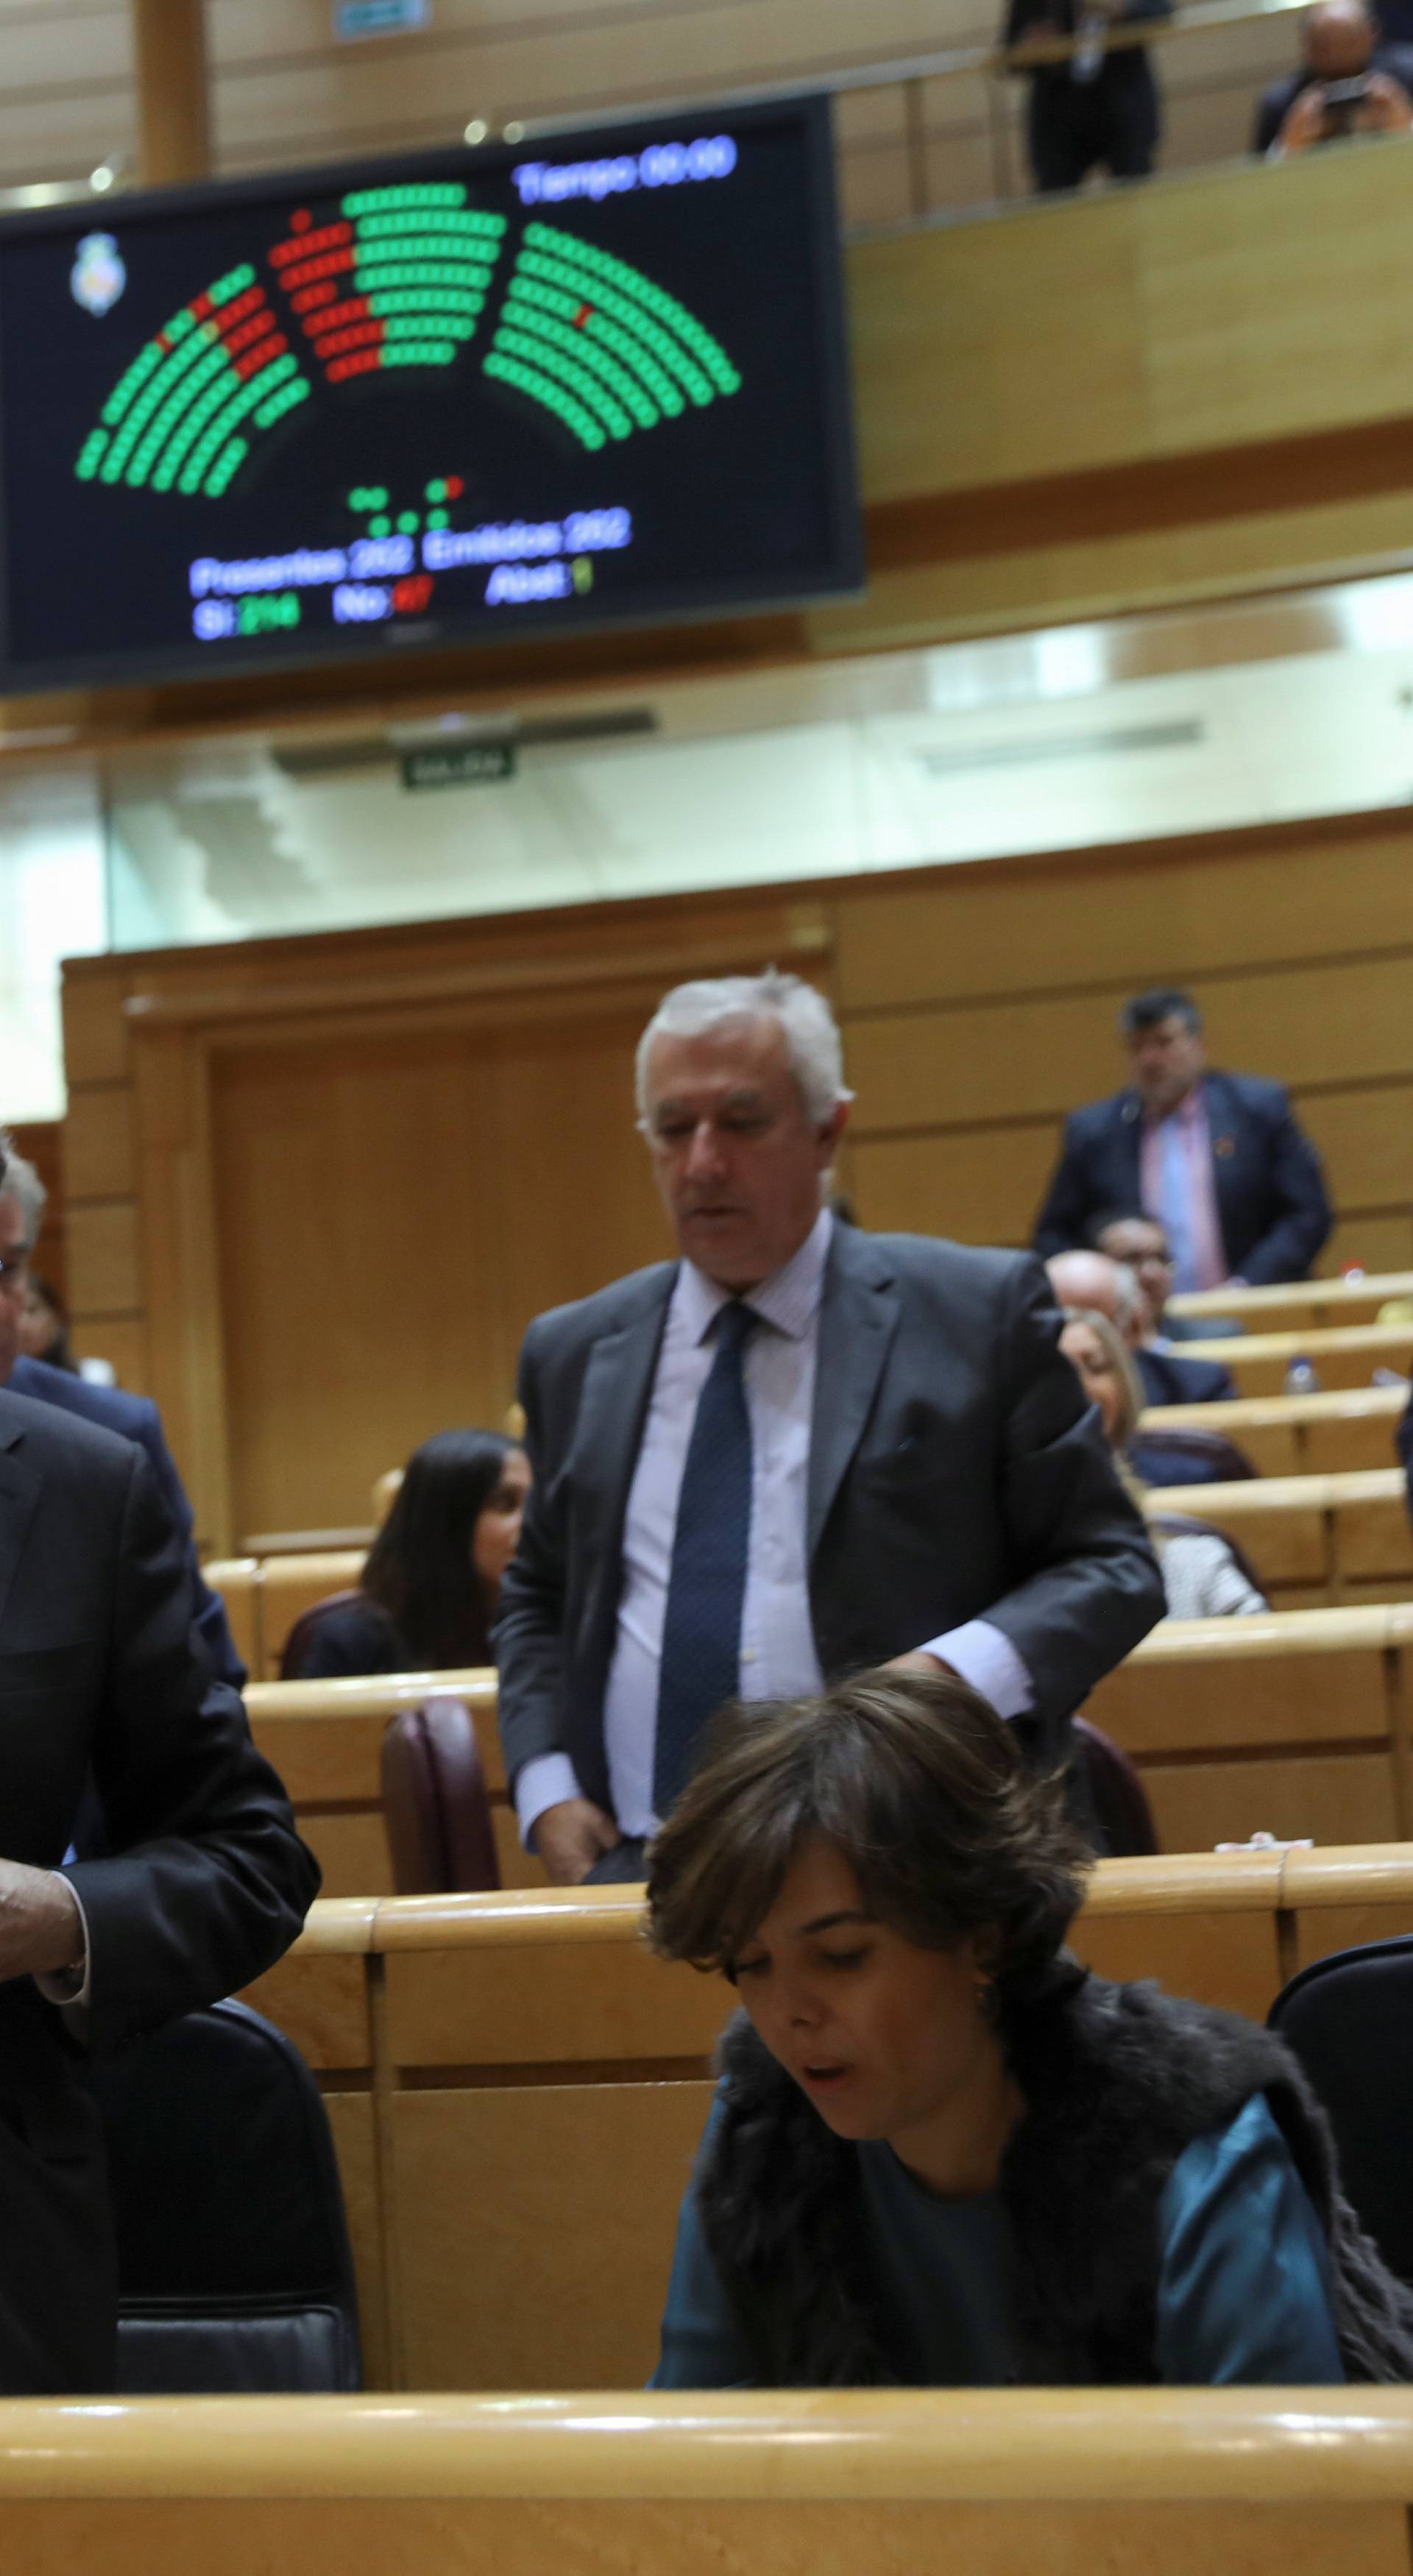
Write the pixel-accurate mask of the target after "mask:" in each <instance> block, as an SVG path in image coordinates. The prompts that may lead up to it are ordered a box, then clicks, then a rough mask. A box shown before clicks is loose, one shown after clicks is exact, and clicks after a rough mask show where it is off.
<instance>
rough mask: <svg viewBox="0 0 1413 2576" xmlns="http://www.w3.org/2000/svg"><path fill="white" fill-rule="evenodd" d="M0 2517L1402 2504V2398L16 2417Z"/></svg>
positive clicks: (16, 2405)
mask: <svg viewBox="0 0 1413 2576" xmlns="http://www.w3.org/2000/svg"><path fill="white" fill-rule="evenodd" d="M0 2497H3V2499H4V2500H5V2501H6V2502H7V2503H10V2504H18V2503H20V2502H22V2501H31V2502H32V2501H35V2500H38V2499H53V2500H55V2501H59V2500H62V2501H64V2502H66V2503H67V2502H70V2501H72V2502H77V2503H85V2504H95V2503H100V2502H103V2503H117V2502H121V2503H124V2504H130V2503H133V2502H136V2501H137V2500H139V2499H148V2498H151V2499H156V2498H163V2499H166V2500H171V2501H176V2500H189V2501H193V2502H195V2501H197V2500H207V2501H211V2500H230V2501H232V2502H235V2501H239V2502H240V2503H242V2504H246V2503H249V2502H251V2501H261V2502H271V2501H276V2500H285V2501H290V2502H293V2501H296V2500H299V2501H309V2500H313V2499H322V2500H326V2501H327V2500H335V2499H340V2498H345V2497H349V2498H353V2497H356V2498H360V2499H363V2500H367V2501H373V2500H374V2499H378V2500H384V2501H389V2502H391V2501H407V2502H414V2501H415V2502H420V2501H422V2500H425V2499H430V2498H444V2499H451V2498H454V2499H458V2500H463V2501H467V2502H469V2501H471V2500H473V2499H487V2500H489V2499H498V2500H502V2501H504V2502H506V2503H508V2504H509V2503H531V2502H535V2501H542V2502H549V2501H555V2502H561V2503H569V2502H587V2501H590V2500H594V2501H598V2502H620V2503H625V2504H626V2503H630V2502H647V2501H652V2502H656V2503H681V2504H694V2503H703V2504H714V2503H717V2502H720V2503H735V2504H757V2503H758V2504H770V2505H780V2504H820V2503H829V2502H838V2503H849V2504H857V2503H858V2502H860V2501H861V2500H870V2501H876V2502H877V2503H879V2504H880V2505H883V2504H904V2503H1002V2504H1006V2505H1011V2506H1014V2505H1019V2504H1031V2505H1042V2506H1043V2505H1046V2504H1055V2505H1059V2504H1094V2505H1103V2504H1120V2503H1121V2504H1127V2505H1133V2504H1153V2505H1160V2504H1169V2503H1182V2504H1193V2503H1224V2504H1233V2505H1237V2504H1242V2505H1279V2506H1289V2505H1292V2504H1308V2505H1312V2506H1314V2505H1331V2504H1340V2505H1403V2504H1406V2503H1408V2502H1409V2501H1410V2500H1413V2390H1409V2389H1390V2388H1377V2389H1376V2388H1358V2389H1353V2388H1351V2389H1330V2388H1320V2389H1305V2390H1301V2391H1298V2392H1297V2391H1295V2390H1292V2389H1264V2388H1221V2389H1179V2388H1137V2389H1136V2388H1104V2389H1076V2388H1065V2389H1031V2388H1026V2389H1021V2388H1007V2389H854V2390H847V2391H840V2390H832V2389H831V2390H826V2391H810V2392H805V2393H796V2392H794V2391H787V2392H781V2391H775V2390H770V2391H760V2392H751V2391H745V2392H741V2391H731V2392H727V2393H722V2392H718V2391H710V2392H704V2393H697V2392H693V2393H692V2394H691V2395H690V2396H687V2397H684V2396H681V2395H678V2394H666V2393H664V2394H662V2395H654V2394H647V2395H640V2394H638V2393H637V2392H632V2393H629V2392H627V2391H625V2390H623V2389H615V2390H612V2391H608V2390H606V2391H604V2392H603V2393H602V2394H597V2395H596V2394H590V2395H586V2396H579V2397H462V2396H441V2395H436V2396H422V2397H393V2396H383V2395H379V2396H376V2397H375V2396H368V2397H305V2398H301V2400H300V2401H299V2403H298V2405H296V2406H291V2404H290V2403H289V2400H288V2399H287V2398H281V2397H243V2398H193V2397H186V2398H176V2399H172V2398H148V2399H146V2400H144V2401H141V2402H138V2403H133V2402H129V2403H127V2404H112V2403H105V2404H103V2405H101V2406H97V2405H83V2404H63V2403H52V2402H51V2403H42V2402H34V2401H25V2400H11V2401H9V2402H8V2403H6V2404H3V2405H0Z"/></svg>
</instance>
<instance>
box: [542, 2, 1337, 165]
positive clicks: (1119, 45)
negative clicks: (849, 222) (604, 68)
mask: <svg viewBox="0 0 1413 2576" xmlns="http://www.w3.org/2000/svg"><path fill="white" fill-rule="evenodd" d="M1306 5H1307V0H1255V5H1254V6H1253V5H1252V0H1192V5H1189V6H1185V7H1183V8H1181V9H1179V10H1178V11H1177V12H1176V13H1175V15H1174V16H1173V17H1171V18H1143V19H1136V20H1129V21H1127V22H1124V21H1120V22H1119V23H1118V24H1116V25H1114V26H1111V27H1109V28H1108V29H1106V30H1105V32H1104V35H1103V38H1102V42H1103V45H1104V50H1105V51H1106V53H1125V52H1127V51H1128V50H1129V49H1130V48H1131V47H1132V46H1134V45H1151V44H1170V43H1172V42H1173V40H1174V39H1175V38H1178V37H1182V36H1201V35H1210V34H1211V32H1212V30H1213V29H1214V28H1216V27H1241V26H1250V25H1256V24H1259V23H1260V21H1261V20H1262V19H1265V18H1274V17H1285V16H1287V15H1290V14H1292V13H1294V12H1295V11H1297V10H1300V9H1303V8H1304V7H1305V6H1306ZM1086 41H1087V39H1086V38H1085V37H1084V36H1056V37H1053V38H1050V39H1049V40H1047V42H1046V43H1045V44H1044V45H1043V46H1041V45H1037V46H1036V47H1035V49H1034V51H1033V52H1030V51H1027V53H1026V55H1025V57H1024V58H1023V59H1017V57H1016V55H1015V53H1014V51H1013V50H1010V49H1008V48H1007V47H1006V46H1004V45H946V46H942V47H939V48H938V49H937V50H936V51H934V52H932V53H926V54H906V55H902V56H895V57H892V58H890V59H888V60H886V61H884V62H873V63H854V64H844V65H840V66H838V67H836V68H835V69H834V70H833V71H819V72H811V73H809V74H808V75H807V76H806V75H804V74H801V73H796V75H795V76H794V78H793V79H791V80H776V81H753V82H750V83H747V84H746V85H744V86H743V87H741V88H739V89H732V90H726V91H716V92H714V93H713V97H712V108H713V112H716V111H717V110H719V111H720V113H721V114H722V115H723V116H729V114H730V113H731V110H732V109H733V108H737V107H767V106H769V105H770V104H771V102H772V101H773V100H776V99H789V98H798V97H799V94H800V92H801V90H802V89H814V90H825V91H827V92H828V93H829V95H830V96H831V97H833V98H847V97H849V96H851V95H852V94H853V93H854V92H856V91H858V90H870V89H901V88H906V87H908V86H910V85H911V84H912V83H913V82H919V81H937V80H966V79H974V78H975V77H976V75H977V74H978V73H995V74H998V75H1000V76H1002V77H1010V76H1011V75H1012V74H1013V73H1014V72H1017V71H1028V70H1029V69H1030V68H1031V66H1032V64H1039V63H1063V62H1068V61H1069V60H1070V59H1071V58H1072V56H1074V55H1075V54H1077V53H1079V52H1080V51H1081V49H1082V48H1083V47H1084V45H1085V43H1086ZM701 104H702V102H701V98H700V95H698V96H696V97H695V98H693V97H691V96H687V95H684V94H683V93H681V92H675V93H673V94H672V95H670V96H667V97H663V98H647V99H643V98H637V99H634V100H633V101H632V102H631V106H630V105H628V104H626V103H625V102H624V101H623V100H622V99H616V100H615V101H614V102H613V103H612V104H611V105H610V106H606V107H593V108H590V109H588V110H585V109H583V108H579V109H577V110H569V111H568V112H566V113H565V114H563V115H558V116H531V117H523V118H516V119H515V120H514V123H513V126H512V128H511V129H509V131H510V134H511V138H512V139H513V140H514V141H516V142H526V143H534V142H539V141H542V140H543V141H546V142H548V141H549V140H550V139H551V137H552V136H554V135H556V134H577V133H580V132H589V131H592V129H593V128H594V127H595V126H598V125H621V124H622V123H623V121H624V118H625V116H627V115H628V114H630V113H631V114H632V116H633V117H635V118H637V117H651V118H653V119H657V118H661V117H669V116H685V115H689V114H692V113H697V114H699V113H700V111H701Z"/></svg>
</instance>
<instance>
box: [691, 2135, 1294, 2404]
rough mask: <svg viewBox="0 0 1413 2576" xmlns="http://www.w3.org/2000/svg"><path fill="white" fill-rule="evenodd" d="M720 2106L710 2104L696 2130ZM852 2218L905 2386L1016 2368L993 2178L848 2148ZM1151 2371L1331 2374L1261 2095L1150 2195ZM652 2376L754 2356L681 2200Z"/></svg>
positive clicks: (745, 2366)
mask: <svg viewBox="0 0 1413 2576" xmlns="http://www.w3.org/2000/svg"><path fill="white" fill-rule="evenodd" d="M719 2117H720V2112H719V2108H717V2107H713V2110H712V2114H711V2120H710V2122H709V2124H708V2128H707V2135H706V2140H705V2141H704V2145H706V2144H709V2143H710V2140H711V2137H712V2134H713V2130H714V2128H715V2126H716V2123H717V2121H718V2119H719ZM855 2153H856V2154H857V2156H858V2160H859V2178H860V2184H861V2187H862V2192H863V2206H864V2225H865V2229H866V2232H867V2236H868V2241H869V2246H870V2250H871V2252H872V2255H873V2259H874V2262H875V2264H876V2266H877V2272H878V2279H879V2282H880V2285H881V2287H882V2290H883V2293H884V2297H885V2300H886V2304H887V2307H888V2310H889V2312H890V2314H891V2316H892V2318H893V2320H894V2328H895V2333H894V2341H895V2344H896V2347H897V2350H898V2352H899V2356H900V2359H901V2358H902V2356H903V2355H904V2354H905V2355H906V2367H905V2368H903V2370H902V2373H901V2375H902V2379H903V2382H904V2385H905V2386H909V2387H917V2388H1001V2387H1005V2386H1006V2385H1007V2384H1008V2383H1013V2382H1014V2381H1015V2380H1016V2379H1017V2378H1018V2376H1019V2372H1018V2369H1017V2367H1016V2362H1015V2352H1014V2329H1013V2316H1014V2308H1015V2297H1014V2281H1015V2267H1016V2249H1015V2245H1014V2241H1013V2239H1012V2235H1011V2228H1010V2222H1009V2219H1008V2217H1007V2213H1006V2210H1005V2206H1004V2204H1003V2202H1002V2200H1001V2196H1000V2194H999V2192H994V2191H993V2192H985V2193H982V2194H981V2195H980V2196H979V2197H977V2198H975V2199H971V2200H954V2201H947V2200H939V2199H938V2198H937V2197H936V2196H935V2195H934V2194H933V2193H931V2192H929V2191H926V2190H925V2189H924V2188H923V2186H922V2185H921V2184H920V2183H918V2182H916V2181H914V2179H913V2177H912V2175H911V2174H910V2173H909V2172H908V2171H907V2169H906V2167H905V2166H904V2165H902V2164H900V2163H899V2161H898V2158H897V2157H896V2156H895V2155H894V2153H893V2150H892V2148H891V2147H889V2146H887V2145H885V2144H883V2143H882V2142H879V2141H869V2142H867V2143H865V2144H863V2145H861V2146H859V2147H857V2148H856V2149H855ZM1159 2240H1160V2271H1159V2279H1158V2334H1157V2349H1156V2351H1155V2354H1154V2362H1155V2366H1156V2369H1157V2375H1158V2377H1159V2379H1160V2380H1162V2381H1164V2382H1165V2383H1167V2384H1168V2385H1169V2386H1171V2387H1180V2388H1203V2387H1211V2388H1220V2387H1232V2386H1247V2387H1257V2386H1268V2387H1329V2386H1335V2385H1338V2384H1339V2383H1341V2382H1342V2381H1343V2378H1344V2369H1343V2365H1342V2363H1341V2361H1340V2357H1339V2346H1338V2343H1337V2342H1336V2340H1335V2331H1334V2321H1333V2316H1332V2313H1331V2304H1330V2278H1329V2256H1328V2252H1327V2249H1326V2245H1325V2239H1324V2234H1323V2231H1322V2229H1321V2227H1320V2224H1319V2221H1318V2220H1317V2218H1316V2216H1315V2212H1314V2210H1313V2208H1312V2207H1311V2204H1310V2200H1309V2196H1308V2194H1307V2193H1306V2190H1305V2187H1304V2185H1303V2183H1302V2182H1301V2180H1300V2178H1299V2175H1298V2174H1297V2173H1296V2170H1295V2167H1294V2165H1293V2164H1292V2162H1291V2159H1290V2153H1289V2150H1288V2148H1287V2147H1286V2144H1285V2140H1284V2139H1283V2138H1282V2136H1281V2133H1280V2130H1279V2129H1278V2128H1277V2126H1276V2123H1275V2121H1274V2119H1273V2118H1272V2116H1271V2113H1270V2111H1269V2110H1268V2109H1267V2107H1266V2101H1265V2097H1264V2095H1262V2094H1259V2093H1258V2094H1257V2095H1255V2097H1254V2098H1253V2099H1252V2100H1251V2101H1250V2102H1248V2103H1247V2104H1246V2106H1245V2109H1244V2110H1242V2111H1241V2112H1239V2113H1238V2115H1237V2117H1236V2119H1235V2120H1233V2122H1232V2123H1231V2126H1230V2127H1229V2128H1227V2129H1221V2130H1210V2131H1208V2132H1207V2133H1206V2134H1205V2135H1204V2136H1202V2137H1200V2138H1195V2139H1194V2140H1193V2142H1192V2144H1191V2146H1190V2147H1188V2148H1187V2150H1186V2152H1185V2153H1184V2154H1183V2155H1181V2156H1180V2157H1179V2158H1178V2161H1177V2163H1176V2164H1175V2165H1174V2167H1173V2170H1172V2172H1171V2174H1170V2175H1169V2177H1168V2181H1167V2185H1166V2187H1165V2189H1164V2192H1163V2197H1162V2200H1161V2203H1160V2205H1159ZM651 2384H652V2386H653V2387H654V2388H741V2387H749V2386H750V2385H751V2357H750V2354H749V2352H748V2350H747V2348H746V2345H745V2343H744V2341H743V2339H742V2336H741V2333H740V2330H739V2328H738V2326H737V2324H736V2321H735V2318H734V2316H733V2314H732V2311H731V2308H730V2305H729V2302H728V2300H727V2296H726V2292H725V2290H724V2289H723V2287H722V2283H721V2280H720V2276H719V2275H718V2273H717V2270H716V2266H715V2264H714V2263H713V2262H712V2259H711V2256H710V2254H709V2253H708V2251H707V2247H706V2242H705V2239H704V2237H703V2235H702V2231H701V2225H700V2221H699V2219H698V2216H697V2206H696V2191H695V2186H693V2187H692V2188H690V2189H689V2190H688V2193H687V2196H686V2199H685V2200H684V2202H683V2204H682V2214H681V2219H680V2222H679V2225H678V2230H677V2248H676V2253H675V2255H674V2257H673V2264H672V2277H671V2280H670V2281H669V2283H668V2291H667V2308H666V2313H665V2315H664V2317H663V2322H662V2357H661V2359H660V2361H659V2363H658V2366H657V2369H656V2371H655V2372H654V2374H653V2378H652V2382H651Z"/></svg>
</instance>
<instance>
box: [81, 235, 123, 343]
mask: <svg viewBox="0 0 1413 2576" xmlns="http://www.w3.org/2000/svg"><path fill="white" fill-rule="evenodd" d="M127 282H128V273H127V270H126V269H125V268H124V266H123V262H122V257H121V254H120V252H119V249H118V245H117V243H116V242H115V240H114V239H113V236H112V234H111V233H85V234H84V237H83V239H82V241H81V242H80V243H79V246H78V252H77V255H76V257H75V259H74V264H73V268H72V271H71V272H70V276H69V290H70V292H71V294H72V296H73V299H74V302H75V304H81V305H82V306H83V308H84V311H85V312H86V313H93V314H96V315H97V316H98V318H99V320H100V321H101V319H102V317H103V315H104V314H105V313H111V312H112V309H113V307H114V305H115V304H116V303H117V300H118V298H119V296H120V295H121V294H122V291H123V288H124V287H125V286H126V284H127Z"/></svg>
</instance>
